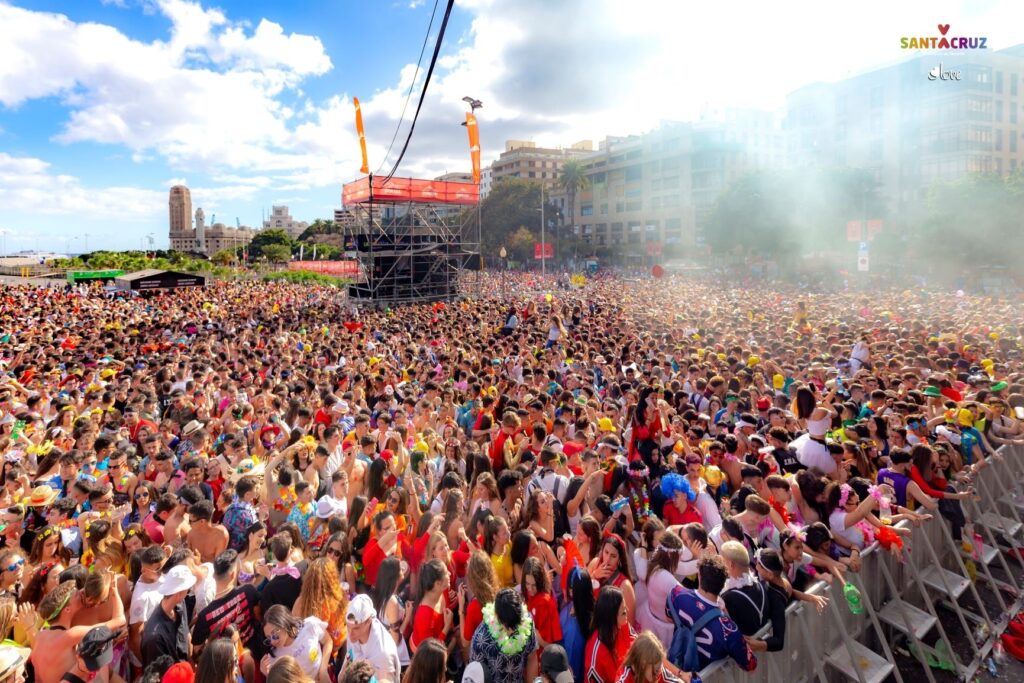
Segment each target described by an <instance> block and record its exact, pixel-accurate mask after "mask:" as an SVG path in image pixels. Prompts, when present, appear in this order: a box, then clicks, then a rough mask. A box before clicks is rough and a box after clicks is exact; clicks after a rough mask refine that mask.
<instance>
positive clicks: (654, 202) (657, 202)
mask: <svg viewBox="0 0 1024 683" xmlns="http://www.w3.org/2000/svg"><path fill="white" fill-rule="evenodd" d="M651 208H652V209H660V208H661V197H655V198H653V199H652V200H651Z"/></svg>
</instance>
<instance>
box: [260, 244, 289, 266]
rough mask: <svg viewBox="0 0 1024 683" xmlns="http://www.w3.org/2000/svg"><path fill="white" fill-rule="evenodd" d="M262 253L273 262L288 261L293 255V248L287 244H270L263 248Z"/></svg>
mask: <svg viewBox="0 0 1024 683" xmlns="http://www.w3.org/2000/svg"><path fill="white" fill-rule="evenodd" d="M262 255H263V256H266V257H267V261H269V262H271V263H287V262H288V261H289V260H290V259H291V257H292V249H291V247H290V246H288V245H287V244H268V245H266V246H265V247H263V248H262Z"/></svg>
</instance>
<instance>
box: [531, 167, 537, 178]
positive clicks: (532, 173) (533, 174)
mask: <svg viewBox="0 0 1024 683" xmlns="http://www.w3.org/2000/svg"><path fill="white" fill-rule="evenodd" d="M531 165H532V164H531ZM530 177H531V178H536V177H537V174H536V173H534V172H533V171H530Z"/></svg>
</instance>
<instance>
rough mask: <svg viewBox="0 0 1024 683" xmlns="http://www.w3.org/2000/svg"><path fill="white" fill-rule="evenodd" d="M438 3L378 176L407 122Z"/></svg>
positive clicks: (435, 4)
mask: <svg viewBox="0 0 1024 683" xmlns="http://www.w3.org/2000/svg"><path fill="white" fill-rule="evenodd" d="M437 3H438V0H434V9H432V10H431V11H430V23H429V24H427V32H426V33H425V34H424V36H423V45H421V46H420V56H419V58H418V59H417V60H416V71H415V72H414V73H413V75H412V82H410V83H409V92H407V93H406V94H405V104H403V105H402V115H401V116H399V117H398V123H396V124H395V133H394V135H392V136H391V142H390V143H388V151H386V152H384V158H383V159H381V162H380V166H378V167H377V170H376V171H374V175H376V174H377V173H378V172H379V171H380V169H382V168H384V164H386V163H387V161H388V157H389V156H391V148H392V147H394V145H395V140H397V139H398V131H400V130H402V123H403V122H404V121H405V111H406V109H408V107H409V100H411V99H412V90H413V88H415V87H416V79H417V78H419V76H420V67H421V66H422V65H423V54H424V53H425V52H426V51H427V41H428V40H430V29H432V28H433V27H434V16H435V15H436V14H437Z"/></svg>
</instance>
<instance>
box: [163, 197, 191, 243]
mask: <svg viewBox="0 0 1024 683" xmlns="http://www.w3.org/2000/svg"><path fill="white" fill-rule="evenodd" d="M167 206H168V209H169V212H170V244H171V249H174V250H176V251H189V249H185V248H184V247H185V245H186V244H188V245H191V244H192V243H193V242H194V241H195V231H194V230H192V193H191V192H189V191H188V188H187V187H185V186H184V185H175V186H174V187H172V188H171V192H170V196H169V197H168V200H167Z"/></svg>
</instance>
